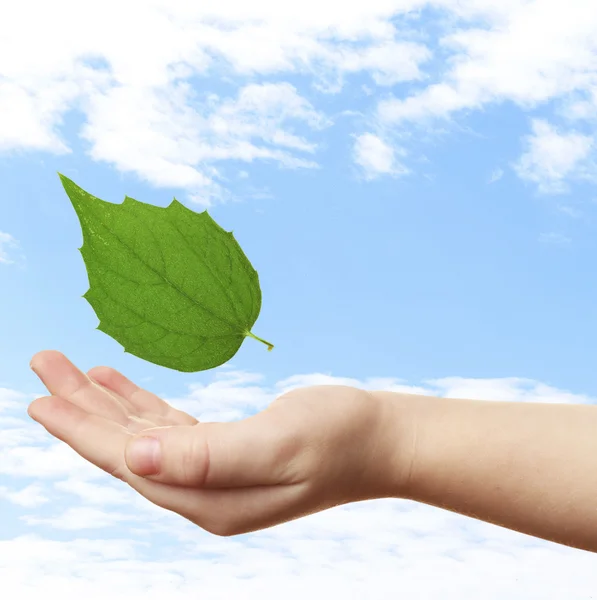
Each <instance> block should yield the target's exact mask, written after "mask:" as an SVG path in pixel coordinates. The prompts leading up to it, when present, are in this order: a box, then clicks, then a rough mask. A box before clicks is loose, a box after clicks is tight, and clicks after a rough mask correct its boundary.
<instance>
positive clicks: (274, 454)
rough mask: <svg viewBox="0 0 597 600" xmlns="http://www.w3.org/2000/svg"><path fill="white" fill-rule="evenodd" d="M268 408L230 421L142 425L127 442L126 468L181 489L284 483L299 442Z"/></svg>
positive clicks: (288, 474) (298, 449)
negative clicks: (252, 415)
mask: <svg viewBox="0 0 597 600" xmlns="http://www.w3.org/2000/svg"><path fill="white" fill-rule="evenodd" d="M280 425H281V424H280V423H279V422H277V423H276V422H275V421H274V420H273V419H272V418H270V416H269V415H268V411H266V412H264V413H260V414H259V415H255V416H254V417H250V418H248V419H245V420H243V421H237V422H234V423H198V424H196V425H190V426H189V425H187V426H175V427H156V428H153V429H146V430H144V431H142V432H141V433H139V434H138V435H136V436H134V437H133V438H132V439H131V440H129V442H128V444H127V446H126V450H125V460H126V464H127V467H128V468H129V470H130V471H131V472H132V473H133V474H135V475H138V476H140V477H145V478H147V479H150V480H152V481H157V482H160V483H166V484H171V485H178V486H184V487H205V488H219V487H249V486H256V485H275V484H279V483H287V482H289V481H290V479H291V476H290V466H291V463H292V462H294V461H292V459H293V458H294V457H295V456H297V455H298V454H299V453H300V448H301V445H302V444H301V443H300V441H299V440H298V439H297V436H292V432H288V431H284V428H283V427H281V426H280Z"/></svg>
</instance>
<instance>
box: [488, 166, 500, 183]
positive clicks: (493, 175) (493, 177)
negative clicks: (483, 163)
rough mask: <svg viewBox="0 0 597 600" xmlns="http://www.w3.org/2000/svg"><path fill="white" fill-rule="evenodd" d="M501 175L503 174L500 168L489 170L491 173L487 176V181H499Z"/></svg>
mask: <svg viewBox="0 0 597 600" xmlns="http://www.w3.org/2000/svg"><path fill="white" fill-rule="evenodd" d="M503 176H504V170H503V169H500V168H497V169H494V170H493V171H492V172H491V175H490V176H489V183H496V181H499V180H500V179H501V178H502V177H503Z"/></svg>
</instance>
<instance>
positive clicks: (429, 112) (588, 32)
mask: <svg viewBox="0 0 597 600" xmlns="http://www.w3.org/2000/svg"><path fill="white" fill-rule="evenodd" d="M429 4H430V5H435V6H438V7H439V6H444V7H445V8H446V9H447V10H448V11H449V13H450V14H451V16H452V17H455V18H453V19H451V21H450V23H451V26H448V27H447V28H446V29H445V30H444V31H443V33H442V34H440V37H439V44H440V46H441V47H442V49H443V51H444V52H445V53H446V55H447V57H448V59H447V60H446V61H445V62H444V63H443V64H442V65H441V67H440V69H439V75H438V77H437V78H435V80H434V81H431V82H430V83H429V84H428V85H426V86H424V87H423V88H419V89H418V90H417V91H415V92H410V93H407V94H406V95H405V96H402V97H390V98H385V99H383V100H381V101H380V102H379V105H378V108H377V117H378V119H379V120H380V122H381V123H382V124H384V125H386V126H388V127H394V128H396V127H398V128H402V129H404V128H406V127H408V126H410V125H411V124H412V123H419V124H425V125H426V126H429V125H431V124H435V123H436V122H437V120H438V119H441V120H444V119H449V118H453V117H455V116H457V115H459V114H467V112H470V111H474V110H484V109H487V108H488V107H490V106H492V105H495V104H498V103H506V102H510V103H514V104H516V105H517V106H518V107H519V108H521V109H522V110H524V111H533V110H534V109H535V108H538V107H542V108H543V107H546V106H548V103H550V102H552V103H553V102H554V101H555V102H556V103H559V104H556V112H558V113H559V114H560V115H562V116H564V117H566V118H568V119H574V120H577V121H579V120H584V121H586V123H587V125H588V126H589V128H590V130H591V131H592V132H595V133H596V134H597V130H596V129H595V127H596V124H597V119H595V114H596V110H597V104H596V102H595V100H596V98H597V94H596V89H597V87H596V83H595V82H596V81H597V36H595V31H597V11H596V10H595V7H594V5H593V3H591V2H587V1H586V0H570V1H569V2H565V3H564V2H561V1H560V0H532V1H530V0H509V1H507V2H499V3H497V2H491V0H465V1H464V2H456V0H438V1H436V2H429ZM567 137H568V136H564V138H563V140H564V141H565V140H566V138H567ZM575 141H578V142H580V147H579V148H574V149H573V151H572V157H573V158H571V159H569V160H568V161H566V160H565V159H564V158H562V157H561V156H560V155H558V157H556V158H554V159H552V160H550V159H549V158H548V157H547V156H546V155H545V153H544V155H543V156H542V157H540V158H539V159H538V161H539V162H538V163H535V162H534V159H533V157H529V158H528V159H525V164H523V168H522V169H520V170H519V174H520V175H521V176H522V177H526V178H528V179H531V180H532V181H534V182H536V183H537V185H538V186H539V189H540V190H541V191H544V192H545V191H564V190H565V189H566V184H565V182H566V180H567V179H568V178H572V179H574V176H575V174H576V173H575V171H574V170H573V165H572V163H573V162H574V157H575V156H577V155H578V153H582V152H583V151H584V150H583V149H584V148H585V146H586V143H587V141H588V137H580V138H576V137H571V138H570V142H571V143H570V146H572V145H573V144H574V142H575ZM558 149H559V148H556V152H557V151H558ZM579 160H580V159H579ZM527 161H528V164H527Z"/></svg>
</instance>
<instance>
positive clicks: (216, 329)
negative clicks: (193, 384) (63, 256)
mask: <svg viewBox="0 0 597 600" xmlns="http://www.w3.org/2000/svg"><path fill="white" fill-rule="evenodd" d="M60 179H61V180H62V185H63V186H64V189H65V191H66V193H67V195H68V197H69V198H70V201H71V202H72V205H73V207H74V209H75V211H76V213H77V216H78V217H79V221H80V223H81V229H82V231H83V246H82V247H81V248H80V252H81V255H82V256H83V260H84V262H85V265H86V267H87V274H88V276H89V290H88V291H87V292H86V293H85V294H84V296H83V297H84V298H85V299H86V300H87V301H88V302H89V303H90V304H91V306H92V307H93V309H94V310H95V313H96V315H97V317H98V318H99V320H100V324H99V326H98V329H99V330H100V331H103V332H104V333H106V334H108V335H109V336H111V337H112V338H114V339H115V340H116V341H117V342H119V343H120V344H122V346H123V347H124V350H125V352H128V353H130V354H134V355H135V356H138V357H139V358H142V359H144V360H147V361H149V362H152V363H155V364H157V365H162V366H164V367H168V368H170V369H176V370H177V371H185V372H194V371H203V370H205V369H211V368H213V367H217V366H218V365H221V364H223V363H225V362H226V361H228V360H230V359H231V358H232V357H233V356H234V355H235V354H236V353H237V352H238V350H239V348H240V346H241V344H242V343H243V341H244V339H245V337H247V336H248V337H252V338H254V339H256V340H258V341H260V342H263V343H264V344H266V345H267V346H268V349H269V350H271V349H272V348H273V346H272V345H271V344H270V343H269V342H266V341H265V340H262V339H261V338H259V337H257V336H256V335H254V334H253V333H251V328H252V327H253V324H254V323H255V321H256V320H257V317H258V316H259V311H260V310H261V288H260V287H259V278H258V275H257V272H256V271H255V269H254V268H253V267H252V265H251V263H250V262H249V260H248V259H247V257H246V256H245V254H244V252H243V251H242V249H241V247H240V246H239V245H238V242H237V241H236V240H235V239H234V236H233V235H232V232H228V231H224V229H222V228H221V227H220V226H219V225H218V224H217V223H216V222H215V221H214V220H213V219H212V218H211V217H210V216H209V215H208V214H207V211H204V212H202V213H196V212H194V211H192V210H191V209H189V208H187V207H185V206H184V205H183V204H181V203H180V202H178V201H177V200H176V199H175V200H173V201H172V203H171V204H170V205H169V206H168V207H166V208H162V207H159V206H153V205H151V204H145V203H143V202H138V201H137V200H133V199H132V198H129V197H126V198H125V200H124V202H123V203H122V204H112V203H110V202H105V201H104V200H100V199H99V198H96V197H95V196H92V195H91V194H88V193H87V192H86V191H85V190H83V189H81V188H80V187H79V186H78V185H76V184H75V183H74V182H72V181H71V180H70V179H68V178H67V177H64V176H63V175H60Z"/></svg>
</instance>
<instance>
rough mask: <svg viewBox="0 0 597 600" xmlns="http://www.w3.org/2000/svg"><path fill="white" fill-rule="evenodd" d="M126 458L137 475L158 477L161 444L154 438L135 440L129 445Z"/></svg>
mask: <svg viewBox="0 0 597 600" xmlns="http://www.w3.org/2000/svg"><path fill="white" fill-rule="evenodd" d="M125 458H126V464H127V466H128V468H129V469H130V470H131V471H132V472H133V473H134V474H135V475H140V476H141V477H145V476H146V475H156V474H157V473H158V472H159V470H160V442H159V441H158V440H156V439H155V438H152V437H138V438H134V439H133V440H131V441H130V442H129V443H128V446H127V448H126V456H125Z"/></svg>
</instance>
